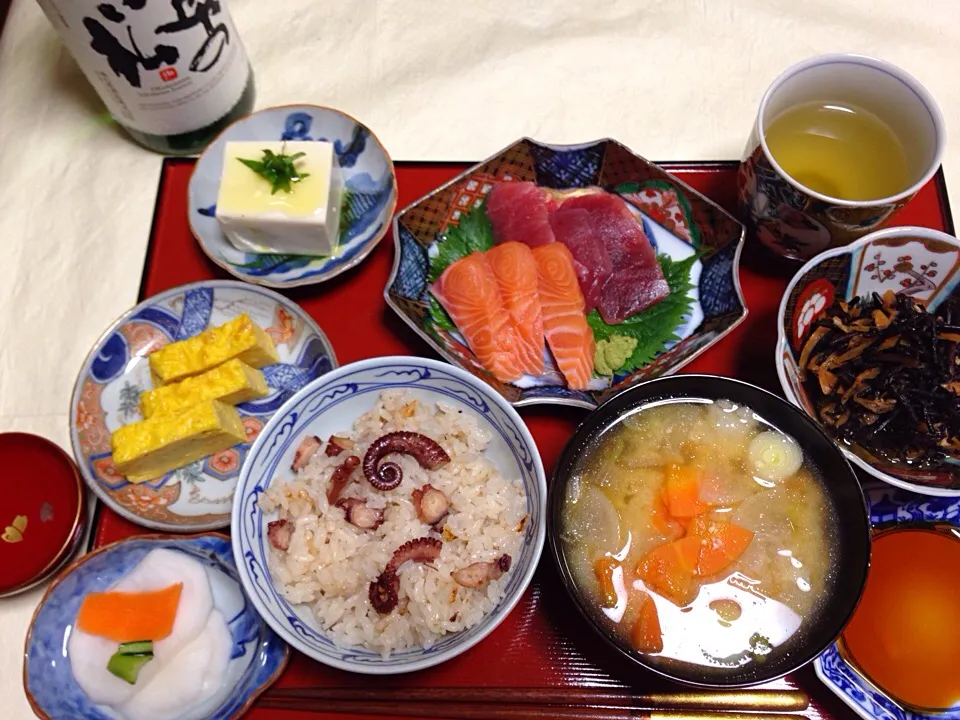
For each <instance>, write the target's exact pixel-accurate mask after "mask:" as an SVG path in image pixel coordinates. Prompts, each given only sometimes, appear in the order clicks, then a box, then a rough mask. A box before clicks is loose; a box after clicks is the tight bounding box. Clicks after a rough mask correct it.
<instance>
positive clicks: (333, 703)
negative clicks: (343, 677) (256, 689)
mask: <svg viewBox="0 0 960 720" xmlns="http://www.w3.org/2000/svg"><path fill="white" fill-rule="evenodd" d="M257 707H261V708H271V709H273V710H297V711H300V712H304V711H307V712H317V713H330V714H336V715H384V716H394V717H396V716H403V717H421V718H446V720H541V718H551V720H798V717H799V716H797V715H791V714H789V713H763V712H743V711H729V712H724V711H718V712H710V711H707V710H659V709H656V710H655V709H650V708H633V707H616V708H598V707H589V706H587V705H577V706H573V707H570V706H567V707H564V706H560V705H553V706H548V705H534V704H522V705H521V704H518V705H513V704H503V705H497V704H493V703H463V702H444V701H440V700H436V699H435V700H433V701H430V702H420V701H417V702H395V701H392V702H391V701H383V700H379V701H373V700H365V701H361V702H357V701H346V700H320V699H316V698H294V697H279V698H278V697H275V696H269V695H262V696H261V697H260V699H259V700H258V701H257Z"/></svg>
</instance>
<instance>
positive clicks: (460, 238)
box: [428, 201, 493, 331]
mask: <svg viewBox="0 0 960 720" xmlns="http://www.w3.org/2000/svg"><path fill="white" fill-rule="evenodd" d="M492 247H493V228H492V227H491V226H490V220H489V218H488V217H487V205H486V201H484V202H482V203H481V204H480V205H479V206H477V207H475V208H474V209H473V210H471V211H470V212H468V213H465V214H464V215H461V216H460V222H459V224H457V225H450V226H448V227H447V229H446V230H444V231H443V233H442V234H441V237H440V240H439V241H438V242H437V246H436V249H437V252H436V254H435V255H433V256H431V257H430V272H429V275H428V280H429V282H430V284H431V285H432V284H433V283H435V282H436V281H437V278H439V277H440V275H441V274H442V273H443V271H444V270H446V269H447V268H448V267H449V266H450V265H452V264H453V263H455V262H456V261H457V260H459V259H460V258H464V257H466V256H467V255H469V254H470V253H472V252H483V251H484V250H489V249H490V248H492ZM428 300H429V306H428V307H429V315H430V320H431V321H432V323H433V326H434V328H435V329H436V330H448V331H453V330H456V329H457V326H456V325H454V323H453V320H452V319H451V318H450V316H449V315H448V314H447V311H446V310H444V309H443V306H442V305H440V303H438V302H437V299H436V298H435V297H434V296H433V295H429V296H428Z"/></svg>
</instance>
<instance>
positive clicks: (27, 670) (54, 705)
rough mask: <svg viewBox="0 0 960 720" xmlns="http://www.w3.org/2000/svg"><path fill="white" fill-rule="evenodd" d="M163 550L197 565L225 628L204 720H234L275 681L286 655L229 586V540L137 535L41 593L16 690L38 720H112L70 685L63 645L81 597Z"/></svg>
mask: <svg viewBox="0 0 960 720" xmlns="http://www.w3.org/2000/svg"><path fill="white" fill-rule="evenodd" d="M157 548H166V549H169V550H177V551H179V552H183V553H186V554H187V555H190V556H192V557H193V558H194V559H195V560H198V561H199V562H201V563H202V564H203V565H204V567H205V569H206V571H207V575H208V577H209V578H210V587H211V590H212V591H213V606H214V608H216V609H217V610H219V611H220V612H221V613H222V614H223V616H224V618H226V619H227V621H228V627H229V629H230V635H231V637H232V640H233V649H232V654H231V659H230V664H229V665H228V666H227V672H226V675H225V678H224V682H223V684H222V686H221V688H220V690H219V692H218V694H217V696H216V697H215V698H212V699H211V700H210V701H209V705H207V706H205V708H206V710H207V714H205V715H204V717H208V718H210V720H234V719H235V718H239V717H240V716H242V715H243V714H244V713H245V712H246V710H247V708H249V707H250V705H251V704H252V703H253V701H254V700H255V699H256V698H257V696H259V695H260V693H262V692H263V691H264V690H266V689H267V688H268V687H269V686H270V685H271V684H272V683H273V682H274V680H276V679H277V678H278V677H279V676H280V673H282V672H283V669H284V668H285V667H286V665H287V659H288V657H289V655H290V649H289V648H288V647H287V646H286V644H284V642H283V641H282V640H281V639H280V638H278V637H277V636H276V634H275V633H274V632H273V631H272V630H271V629H270V628H269V627H267V625H266V623H264V622H263V619H262V618H261V617H260V616H259V615H257V613H256V611H255V610H254V609H253V606H252V605H251V604H250V602H249V601H248V600H247V598H246V596H245V595H244V594H243V590H242V589H241V587H240V583H239V581H238V580H237V568H236V565H235V564H234V561H233V550H232V549H231V547H230V538H228V537H227V536H226V535H219V534H215V533H213V534H206V535H189V536H183V537H170V536H163V535H141V536H139V537H132V538H128V539H127V540H120V541H119V542H115V543H113V544H111V545H107V546H105V547H102V548H100V549H99V550H95V551H93V552H92V553H90V554H88V555H84V556H83V557H82V558H80V559H79V560H77V561H76V562H74V563H73V565H71V566H70V567H69V568H67V570H65V571H64V572H63V574H62V575H60V576H59V577H58V578H57V579H56V580H55V581H54V582H53V584H52V585H51V586H50V587H49V588H48V589H47V592H46V594H45V595H44V596H43V599H42V600H41V601H40V605H39V606H38V607H37V610H36V612H35V613H34V615H33V621H32V622H31V623H30V630H29V631H28V632H27V641H26V648H25V651H24V660H23V685H24V690H25V692H26V695H27V699H28V700H29V701H30V706H31V707H32V708H33V711H34V712H35V713H36V714H37V716H38V717H41V718H45V720H62V718H85V719H86V720H114V718H116V714H114V713H112V712H109V711H107V710H106V709H105V708H103V707H101V706H99V705H95V704H94V703H92V702H91V701H90V700H89V699H88V698H87V696H86V695H85V694H84V692H83V691H82V690H81V689H80V688H79V686H78V685H77V683H76V681H74V679H73V671H72V669H71V667H70V655H69V654H68V653H67V651H66V648H67V646H68V645H67V643H68V641H69V637H70V632H71V630H72V628H73V623H74V621H75V619H76V617H77V612H78V611H79V609H80V603H81V602H82V600H83V598H84V596H85V595H87V593H90V592H95V591H100V590H106V589H108V588H110V587H111V586H113V585H114V584H115V583H116V582H117V581H119V580H120V578H121V577H123V576H124V575H126V574H127V573H129V572H130V571H131V570H133V568H134V566H136V565H137V564H138V563H139V562H140V560H141V559H142V558H143V556H144V555H146V554H147V553H148V552H150V551H151V550H154V549H157Z"/></svg>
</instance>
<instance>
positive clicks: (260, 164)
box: [237, 147, 310, 195]
mask: <svg viewBox="0 0 960 720" xmlns="http://www.w3.org/2000/svg"><path fill="white" fill-rule="evenodd" d="M304 155H306V153H303V152H298V153H294V154H293V155H287V154H286V153H285V152H284V151H283V147H281V149H280V152H279V153H275V152H273V151H272V150H268V149H266V148H264V150H263V157H261V158H260V159H259V160H249V159H247V158H237V160H239V161H240V162H242V163H243V164H244V165H246V166H247V167H248V168H250V169H251V170H253V171H254V172H255V173H256V174H257V175H259V176H260V177H262V178H263V179H264V180H266V181H267V182H269V183H270V185H271V190H270V194H271V195H276V194H277V192H279V191H280V190H283V191H284V192H287V193H289V192H292V190H293V188H292V184H293V183H297V182H300V181H301V180H303V179H304V178H308V177H310V173H305V172H300V171H299V170H297V167H296V163H297V160H299V159H300V158H302V157H303V156H304Z"/></svg>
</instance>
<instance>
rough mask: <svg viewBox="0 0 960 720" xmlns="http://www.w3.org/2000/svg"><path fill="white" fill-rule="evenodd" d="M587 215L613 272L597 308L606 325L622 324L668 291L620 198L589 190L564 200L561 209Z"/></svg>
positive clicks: (642, 235) (645, 241)
mask: <svg viewBox="0 0 960 720" xmlns="http://www.w3.org/2000/svg"><path fill="white" fill-rule="evenodd" d="M573 209H577V210H582V211H585V212H587V213H589V214H590V219H591V221H592V222H593V223H594V227H595V228H596V231H597V234H598V235H599V237H600V239H601V241H602V242H603V245H604V247H605V248H606V249H607V252H608V253H609V256H610V259H611V261H612V262H613V268H614V271H613V272H611V273H610V274H609V275H608V276H607V278H606V280H605V281H604V283H603V287H602V289H601V291H600V297H599V300H598V301H597V309H598V310H599V311H600V315H601V316H602V317H603V320H604V322H606V323H607V324H608V325H617V324H619V323H622V322H623V321H624V320H626V319H627V318H628V317H630V316H631V315H636V314H637V313H639V312H641V311H643V310H646V309H647V308H648V307H650V306H651V305H653V304H655V303H658V302H660V301H661V300H663V298H665V297H666V296H667V295H669V294H670V286H669V285H668V284H667V281H666V279H665V278H664V277H663V270H662V268H661V267H660V263H659V262H658V261H657V255H656V253H655V252H654V250H653V246H652V245H651V244H650V241H649V240H648V239H647V236H646V234H645V233H644V232H643V227H642V226H641V225H640V222H639V221H638V220H637V218H636V217H634V215H633V213H631V212H630V209H629V208H628V207H627V204H626V203H625V202H624V200H623V198H621V197H620V196H619V195H613V194H611V193H591V194H589V195H579V196H576V197H572V198H569V199H568V200H565V201H564V203H563V205H561V206H560V210H558V211H557V212H558V213H559V212H563V211H567V210H573Z"/></svg>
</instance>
